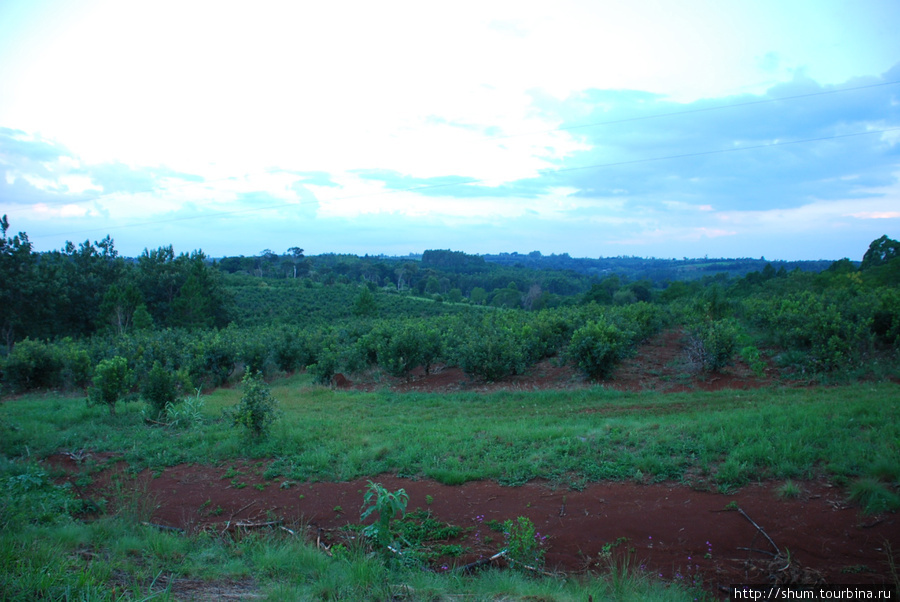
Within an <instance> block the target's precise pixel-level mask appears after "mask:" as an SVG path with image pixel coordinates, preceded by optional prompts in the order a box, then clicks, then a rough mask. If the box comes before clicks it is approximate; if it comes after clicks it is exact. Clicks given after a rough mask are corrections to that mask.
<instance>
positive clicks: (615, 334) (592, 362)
mask: <svg viewBox="0 0 900 602" xmlns="http://www.w3.org/2000/svg"><path fill="white" fill-rule="evenodd" d="M628 350H629V342H628V336H627V335H626V333H624V332H622V330H621V329H620V328H619V327H618V326H616V325H615V324H612V323H610V322H608V321H606V320H605V319H600V320H598V321H591V322H588V323H587V324H585V325H584V326H582V327H581V328H579V329H578V330H576V331H575V333H574V334H572V341H571V342H570V343H569V355H570V357H571V358H572V360H573V361H574V362H575V363H576V364H578V367H579V368H581V369H582V370H583V371H584V373H585V374H587V376H588V377H589V378H591V379H592V380H600V379H603V378H606V377H608V376H609V375H610V374H612V371H613V370H614V369H615V367H616V364H618V363H619V361H620V360H621V359H622V358H623V357H625V355H626V353H627V352H628Z"/></svg>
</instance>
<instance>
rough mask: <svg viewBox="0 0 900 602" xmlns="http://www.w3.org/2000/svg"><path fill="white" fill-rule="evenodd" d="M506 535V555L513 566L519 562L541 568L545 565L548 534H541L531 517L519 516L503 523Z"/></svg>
mask: <svg viewBox="0 0 900 602" xmlns="http://www.w3.org/2000/svg"><path fill="white" fill-rule="evenodd" d="M503 528H504V535H505V536H506V556H507V558H508V559H509V561H510V563H512V565H513V566H516V565H517V564H520V565H523V566H526V567H531V568H540V567H541V566H543V565H544V554H545V550H544V543H545V542H546V540H547V536H546V535H541V534H540V533H539V532H537V530H536V529H535V527H534V523H532V522H531V519H530V518H528V517H525V516H520V517H518V518H517V519H516V520H515V521H513V520H512V519H510V520H507V521H506V522H505V523H503Z"/></svg>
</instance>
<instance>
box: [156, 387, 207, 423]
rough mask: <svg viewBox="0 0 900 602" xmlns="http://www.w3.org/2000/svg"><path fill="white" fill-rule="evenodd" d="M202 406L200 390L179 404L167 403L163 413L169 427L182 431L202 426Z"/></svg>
mask: <svg viewBox="0 0 900 602" xmlns="http://www.w3.org/2000/svg"><path fill="white" fill-rule="evenodd" d="M203 406H204V401H203V398H202V397H200V389H197V392H196V394H195V395H194V396H193V397H188V398H186V399H185V400H184V401H183V402H182V403H180V404H174V403H167V404H166V408H165V413H166V419H167V420H168V423H169V426H172V427H175V428H182V429H184V428H192V427H196V426H200V425H201V424H203Z"/></svg>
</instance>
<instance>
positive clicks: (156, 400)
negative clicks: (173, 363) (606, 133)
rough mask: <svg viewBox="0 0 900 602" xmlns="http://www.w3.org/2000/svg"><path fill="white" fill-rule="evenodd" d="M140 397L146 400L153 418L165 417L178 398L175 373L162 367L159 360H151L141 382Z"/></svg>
mask: <svg viewBox="0 0 900 602" xmlns="http://www.w3.org/2000/svg"><path fill="white" fill-rule="evenodd" d="M141 397H143V398H144V401H146V402H147V405H148V406H149V410H150V414H151V417H152V418H153V420H159V419H161V418H165V417H166V414H167V411H168V409H169V407H170V406H173V405H175V403H176V402H177V399H178V387H177V386H176V379H175V375H174V374H172V373H171V372H169V371H168V370H166V369H165V368H163V366H162V364H160V363H159V361H156V362H153V367H152V368H151V369H150V371H149V372H148V373H147V376H146V377H145V378H144V382H143V383H142V384H141Z"/></svg>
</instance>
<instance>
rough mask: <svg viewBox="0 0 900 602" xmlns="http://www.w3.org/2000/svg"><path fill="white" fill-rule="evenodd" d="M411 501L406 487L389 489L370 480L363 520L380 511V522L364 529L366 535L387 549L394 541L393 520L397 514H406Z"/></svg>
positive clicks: (401, 515) (365, 497)
mask: <svg viewBox="0 0 900 602" xmlns="http://www.w3.org/2000/svg"><path fill="white" fill-rule="evenodd" d="M408 503H409V495H408V494H407V493H406V490H404V489H398V490H397V491H394V492H391V491H388V490H387V489H386V488H385V487H384V486H383V485H381V484H380V483H373V482H372V481H369V488H368V490H367V491H366V494H365V495H364V496H363V512H362V514H361V515H360V519H361V520H366V519H367V518H369V516H371V515H372V514H373V513H375V512H377V513H378V522H376V523H373V524H371V525H369V526H367V527H366V528H365V529H363V533H364V534H365V535H366V537H370V538H372V539H374V540H375V541H376V542H377V543H378V545H379V546H380V547H381V548H383V549H387V548H388V547H389V546H390V545H391V542H392V539H393V535H392V534H391V521H392V520H393V519H394V517H395V516H398V515H399V516H400V518H403V517H404V516H405V515H406V506H407V504H408Z"/></svg>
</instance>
